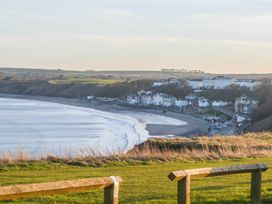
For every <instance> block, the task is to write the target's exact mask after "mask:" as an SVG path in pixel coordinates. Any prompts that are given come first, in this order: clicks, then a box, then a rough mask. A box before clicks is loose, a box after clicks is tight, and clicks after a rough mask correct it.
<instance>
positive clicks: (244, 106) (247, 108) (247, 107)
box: [235, 95, 258, 115]
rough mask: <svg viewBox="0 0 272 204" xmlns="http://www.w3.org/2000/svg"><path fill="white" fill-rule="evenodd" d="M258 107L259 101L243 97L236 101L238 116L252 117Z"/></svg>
mask: <svg viewBox="0 0 272 204" xmlns="http://www.w3.org/2000/svg"><path fill="white" fill-rule="evenodd" d="M257 107H258V101H257V100H255V99H253V98H249V97H247V96H246V95H242V96H240V97H237V98H236V99H235V112H236V113H238V114H244V115H251V114H252V113H253V111H254V109H256V108H257Z"/></svg>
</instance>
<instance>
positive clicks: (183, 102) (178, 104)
mask: <svg viewBox="0 0 272 204" xmlns="http://www.w3.org/2000/svg"><path fill="white" fill-rule="evenodd" d="M175 106H176V107H179V108H182V107H186V106H188V101H187V100H182V99H177V100H176V101H175Z"/></svg>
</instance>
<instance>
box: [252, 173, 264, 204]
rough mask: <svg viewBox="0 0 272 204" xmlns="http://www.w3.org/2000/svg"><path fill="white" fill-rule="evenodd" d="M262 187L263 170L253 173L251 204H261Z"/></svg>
mask: <svg viewBox="0 0 272 204" xmlns="http://www.w3.org/2000/svg"><path fill="white" fill-rule="evenodd" d="M261 185H262V170H261V169H258V170H257V171H253V172H252V173H251V196H250V197H251V203H252V204H260V203H261Z"/></svg>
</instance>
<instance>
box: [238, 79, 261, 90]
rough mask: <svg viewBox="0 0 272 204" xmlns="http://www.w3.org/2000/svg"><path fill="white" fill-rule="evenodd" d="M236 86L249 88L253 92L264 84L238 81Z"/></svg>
mask: <svg viewBox="0 0 272 204" xmlns="http://www.w3.org/2000/svg"><path fill="white" fill-rule="evenodd" d="M235 85H238V86H241V87H247V88H249V89H250V90H251V91H253V90H254V89H256V88H257V87H258V86H260V85H262V82H260V81H253V80H237V81H236V82H235Z"/></svg>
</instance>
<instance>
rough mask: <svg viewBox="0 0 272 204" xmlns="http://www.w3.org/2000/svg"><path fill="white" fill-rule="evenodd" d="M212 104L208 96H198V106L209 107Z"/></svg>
mask: <svg viewBox="0 0 272 204" xmlns="http://www.w3.org/2000/svg"><path fill="white" fill-rule="evenodd" d="M209 106H210V102H209V100H208V99H207V98H204V97H199V98H198V107H200V108H207V107H209Z"/></svg>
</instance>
